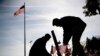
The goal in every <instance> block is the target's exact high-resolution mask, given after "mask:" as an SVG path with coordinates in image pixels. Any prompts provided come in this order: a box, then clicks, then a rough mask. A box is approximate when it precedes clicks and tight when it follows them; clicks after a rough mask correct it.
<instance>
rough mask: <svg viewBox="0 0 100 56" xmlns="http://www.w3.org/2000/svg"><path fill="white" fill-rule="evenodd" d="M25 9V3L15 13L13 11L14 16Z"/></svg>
mask: <svg viewBox="0 0 100 56" xmlns="http://www.w3.org/2000/svg"><path fill="white" fill-rule="evenodd" d="M24 10H25V5H22V6H21V7H20V8H19V9H18V10H17V11H16V12H15V13H14V16H17V15H19V14H21V13H23V12H24Z"/></svg>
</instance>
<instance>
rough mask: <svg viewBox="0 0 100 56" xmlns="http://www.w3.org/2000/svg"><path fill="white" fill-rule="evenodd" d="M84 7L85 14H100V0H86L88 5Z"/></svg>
mask: <svg viewBox="0 0 100 56" xmlns="http://www.w3.org/2000/svg"><path fill="white" fill-rule="evenodd" d="M83 9H84V12H83V13H84V14H85V16H93V15H97V14H100V0H86V5H85V6H84V7H83Z"/></svg>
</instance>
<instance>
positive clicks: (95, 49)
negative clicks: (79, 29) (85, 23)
mask: <svg viewBox="0 0 100 56" xmlns="http://www.w3.org/2000/svg"><path fill="white" fill-rule="evenodd" d="M85 48H86V50H87V53H88V54H89V53H90V54H92V55H96V56H100V38H97V37H94V36H93V37H92V39H89V38H87V40H86V47H85Z"/></svg>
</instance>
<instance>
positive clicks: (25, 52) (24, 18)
mask: <svg viewBox="0 0 100 56" xmlns="http://www.w3.org/2000/svg"><path fill="white" fill-rule="evenodd" d="M24 6H25V2H24ZM24 56H26V12H25V8H24Z"/></svg>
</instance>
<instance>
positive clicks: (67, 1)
mask: <svg viewBox="0 0 100 56" xmlns="http://www.w3.org/2000/svg"><path fill="white" fill-rule="evenodd" d="M24 2H25V5H26V11H25V12H26V39H27V40H26V43H27V44H26V47H27V50H26V51H27V56H28V53H29V50H30V48H31V46H32V44H33V43H34V42H35V40H36V39H38V38H41V37H42V36H44V35H45V34H46V33H49V34H50V35H51V30H54V31H55V34H56V37H57V40H58V41H59V40H60V41H61V42H62V39H63V29H62V28H61V27H55V26H54V27H53V26H52V20H53V19H54V18H61V17H64V16H77V17H80V18H81V19H82V20H83V21H84V22H86V24H87V27H86V29H85V30H84V32H83V34H82V37H81V41H85V40H86V38H87V37H88V38H91V37H92V36H99V35H100V22H99V21H100V19H99V18H100V15H96V16H92V17H85V15H84V14H83V9H82V7H83V6H84V5H85V0H75V1H73V0H16V1H15V0H0V56H24V47H23V46H24V13H22V14H20V15H18V16H14V15H13V14H14V12H15V11H16V10H17V9H19V8H20V7H21V6H22V5H23V4H24ZM30 41H32V43H30ZM70 43H71V41H70ZM51 45H54V43H53V39H52V38H51V39H50V40H49V41H48V42H47V45H46V48H47V50H48V52H50V46H51Z"/></svg>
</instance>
